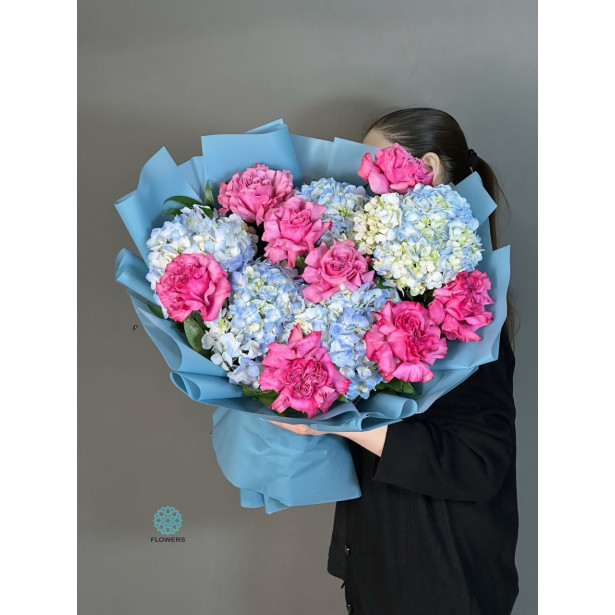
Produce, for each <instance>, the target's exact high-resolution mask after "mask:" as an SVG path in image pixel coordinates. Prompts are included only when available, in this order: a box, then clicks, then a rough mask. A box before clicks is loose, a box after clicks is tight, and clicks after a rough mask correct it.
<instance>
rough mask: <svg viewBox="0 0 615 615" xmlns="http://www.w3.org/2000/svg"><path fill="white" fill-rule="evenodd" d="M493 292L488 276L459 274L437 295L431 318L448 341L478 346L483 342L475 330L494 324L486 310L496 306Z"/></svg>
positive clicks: (430, 311) (440, 289) (479, 273)
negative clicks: (491, 294)
mask: <svg viewBox="0 0 615 615" xmlns="http://www.w3.org/2000/svg"><path fill="white" fill-rule="evenodd" d="M490 289H491V280H489V277H488V276H487V274H486V273H483V272H482V271H478V270H477V269H476V270H474V271H473V272H472V273H468V272H467V271H460V272H459V273H458V274H457V275H456V276H455V279H454V280H453V281H452V282H449V283H448V284H446V285H445V286H443V287H442V288H437V289H436V290H435V291H434V299H433V301H432V302H431V303H430V304H429V315H430V316H431V319H432V320H433V321H434V322H435V323H436V324H438V325H440V327H441V329H442V333H444V335H446V337H447V338H448V339H449V340H461V341H462V342H476V341H478V340H480V339H481V338H480V336H479V335H477V334H476V333H475V332H476V330H477V329H480V328H481V327H484V326H485V325H488V324H489V323H490V322H491V321H492V320H493V314H492V313H491V312H487V311H486V310H485V306H486V305H489V304H490V303H493V299H491V297H490V296H489V293H488V291H489V290H490Z"/></svg>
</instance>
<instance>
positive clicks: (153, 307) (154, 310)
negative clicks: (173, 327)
mask: <svg viewBox="0 0 615 615" xmlns="http://www.w3.org/2000/svg"><path fill="white" fill-rule="evenodd" d="M147 307H148V308H149V310H150V312H151V313H152V314H154V315H156V316H158V318H162V319H163V320H164V319H165V318H164V314H163V313H162V308H161V307H160V306H159V305H154V304H153V303H148V304H147Z"/></svg>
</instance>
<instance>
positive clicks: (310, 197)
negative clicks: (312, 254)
mask: <svg viewBox="0 0 615 615" xmlns="http://www.w3.org/2000/svg"><path fill="white" fill-rule="evenodd" d="M298 196H299V197H301V198H302V199H304V200H306V201H311V202H312V203H318V205H324V206H325V207H326V208H327V209H326V211H325V212H324V213H323V215H322V219H323V220H330V221H331V223H332V226H331V229H330V230H329V231H327V232H326V233H325V234H324V235H323V237H322V238H321V241H324V242H325V243H327V244H328V245H330V243H332V240H333V239H337V240H338V241H343V240H344V239H348V238H349V233H350V231H351V230H352V226H353V224H354V222H353V218H354V215H355V213H356V212H357V211H359V210H360V209H361V207H362V206H363V203H365V201H367V193H366V192H365V188H363V187H361V186H353V185H352V184H348V183H346V182H337V181H335V180H334V179H333V178H332V177H329V178H323V179H319V180H316V181H313V182H312V183H311V184H304V185H303V186H302V187H301V190H300V192H299V194H298Z"/></svg>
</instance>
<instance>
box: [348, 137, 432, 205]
mask: <svg viewBox="0 0 615 615" xmlns="http://www.w3.org/2000/svg"><path fill="white" fill-rule="evenodd" d="M359 177H361V178H362V179H364V180H365V181H366V182H368V183H369V187H370V188H371V189H372V190H373V191H374V192H375V193H376V194H386V193H387V192H399V193H401V194H406V192H408V189H409V188H414V186H416V184H424V185H427V186H431V184H432V182H433V173H432V172H431V171H430V170H429V168H428V167H427V165H426V164H425V163H424V162H423V161H422V160H421V159H420V158H415V157H414V156H412V155H411V154H410V152H409V151H408V150H406V149H404V148H403V147H402V146H401V145H399V143H394V144H393V145H391V146H390V147H385V148H384V149H379V150H378V151H377V152H376V160H375V161H374V160H372V157H371V155H370V153H369V152H366V153H365V154H364V155H363V158H362V159H361V166H360V167H359Z"/></svg>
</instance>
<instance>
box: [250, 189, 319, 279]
mask: <svg viewBox="0 0 615 615" xmlns="http://www.w3.org/2000/svg"><path fill="white" fill-rule="evenodd" d="M326 209H327V208H326V207H325V206H324V205H317V204H316V203H311V202H309V201H304V200H303V199H301V198H299V197H297V196H293V197H291V198H290V199H288V200H286V201H285V202H284V203H282V204H281V205H280V206H278V207H276V208H275V209H274V210H272V211H271V214H270V215H269V216H268V217H267V218H266V219H265V231H264V232H263V237H262V238H263V241H267V242H269V243H268V245H267V246H265V256H266V257H267V258H268V259H269V260H270V261H272V262H274V263H277V262H279V261H283V260H287V261H288V265H289V267H294V266H295V260H296V258H297V255H298V254H307V253H308V252H310V251H311V250H313V249H314V244H315V243H316V242H317V241H318V240H319V239H320V236H321V235H322V234H323V233H324V232H325V231H327V230H329V229H330V228H331V222H323V221H322V220H320V216H321V215H322V213H323V212H324V211H325V210H326Z"/></svg>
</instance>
